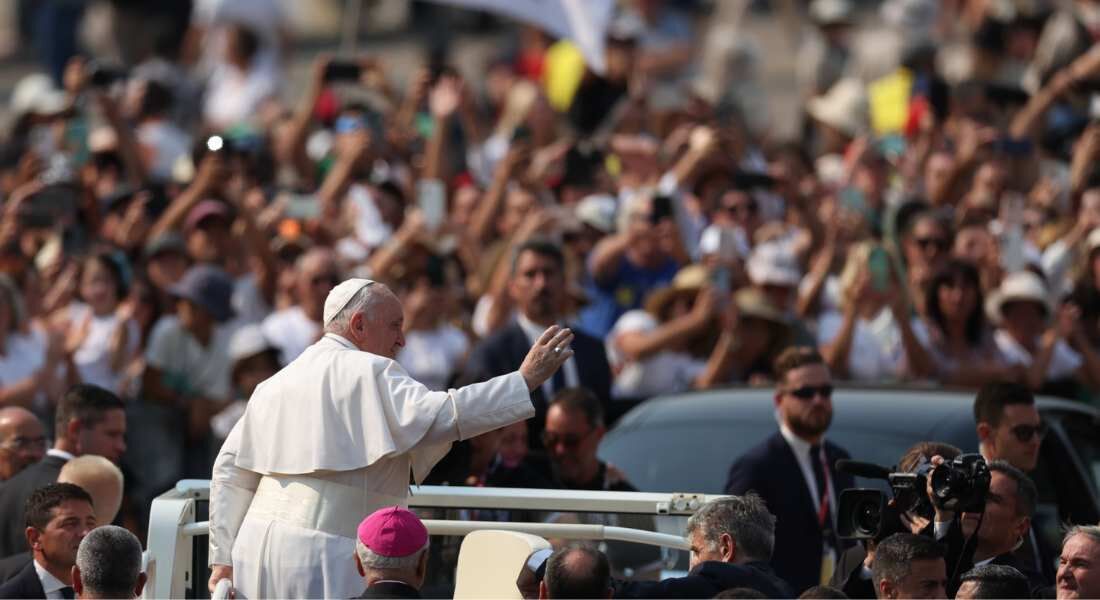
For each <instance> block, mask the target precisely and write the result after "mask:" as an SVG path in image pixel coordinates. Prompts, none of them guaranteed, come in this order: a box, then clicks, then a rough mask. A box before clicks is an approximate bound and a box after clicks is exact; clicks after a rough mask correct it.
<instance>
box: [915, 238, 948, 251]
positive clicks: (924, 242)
mask: <svg viewBox="0 0 1100 600" xmlns="http://www.w3.org/2000/svg"><path fill="white" fill-rule="evenodd" d="M913 241H915V242H916V243H917V245H918V246H920V248H921V250H928V249H929V248H934V249H936V250H939V251H941V252H943V251H945V250H947V240H945V239H943V238H940V237H926V238H916V239H914V240H913Z"/></svg>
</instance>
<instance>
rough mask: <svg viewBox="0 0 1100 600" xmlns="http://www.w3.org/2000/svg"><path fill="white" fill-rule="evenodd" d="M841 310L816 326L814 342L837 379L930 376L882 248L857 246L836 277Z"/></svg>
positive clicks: (866, 243) (888, 258) (929, 366)
mask: <svg viewBox="0 0 1100 600" xmlns="http://www.w3.org/2000/svg"><path fill="white" fill-rule="evenodd" d="M840 297H841V306H840V312H830V313H826V314H825V315H823V316H822V317H821V320H820V321H819V323H818V331H817V341H818V344H819V345H820V346H821V348H822V353H823V355H824V356H825V360H826V361H827V362H828V363H829V367H830V369H831V370H832V372H833V373H834V375H836V376H837V377H841V378H846V379H853V380H860V381H882V380H891V379H900V378H902V377H903V376H905V375H906V374H907V373H908V372H911V373H912V374H913V375H914V376H916V377H926V376H928V375H930V371H931V362H930V360H929V358H928V355H927V353H926V352H925V350H924V347H923V346H921V345H920V342H919V341H918V339H917V337H916V335H915V334H914V333H913V329H912V327H911V326H910V320H909V312H908V307H907V305H906V303H905V299H904V295H903V294H902V292H901V286H900V285H899V283H898V279H897V277H896V276H895V271H894V267H893V259H892V258H891V257H890V255H889V254H888V253H887V252H886V250H885V248H883V247H882V246H879V245H877V244H874V243H871V242H861V243H859V244H856V245H855V246H853V247H851V248H850V249H849V250H848V260H847V262H846V264H845V265H844V270H843V271H842V272H841V274H840Z"/></svg>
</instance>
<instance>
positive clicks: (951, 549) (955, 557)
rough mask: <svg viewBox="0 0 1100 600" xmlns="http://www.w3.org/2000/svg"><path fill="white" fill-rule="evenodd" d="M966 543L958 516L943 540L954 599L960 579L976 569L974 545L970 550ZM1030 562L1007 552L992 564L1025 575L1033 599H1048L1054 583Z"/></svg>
mask: <svg viewBox="0 0 1100 600" xmlns="http://www.w3.org/2000/svg"><path fill="white" fill-rule="evenodd" d="M966 541H967V540H966V538H964V537H963V534H962V527H960V526H959V517H958V516H956V517H955V520H954V521H952V522H951V527H950V528H949V529H948V530H947V535H946V536H945V537H944V538H943V540H942V543H943V544H944V546H945V547H946V557H945V560H946V561H947V576H948V577H949V578H950V579H951V580H950V581H949V582H948V586H947V594H948V596H949V597H952V598H953V597H954V596H955V592H957V591H958V590H959V578H961V577H962V575H963V574H964V573H966V572H967V571H969V570H970V569H972V568H974V545H973V544H972V545H971V547H969V548H968V547H967V546H966ZM1030 562H1031V561H1028V562H1023V561H1021V560H1020V559H1019V557H1017V555H1016V554H1014V553H1012V552H1006V553H1005V554H1001V555H999V556H997V557H995V558H994V559H993V560H992V561H990V564H994V565H1003V566H1006V567H1012V568H1014V569H1016V570H1017V571H1019V572H1021V573H1023V574H1024V577H1027V581H1028V586H1029V587H1030V589H1031V597H1032V598H1046V597H1048V596H1047V593H1048V592H1049V590H1048V588H1049V587H1050V586H1051V583H1053V582H1049V581H1047V580H1046V579H1045V578H1044V577H1043V575H1042V573H1040V572H1038V571H1036V570H1035V568H1034V566H1032V565H1031V564H1030ZM955 565H958V568H957V569H955ZM953 571H954V572H953ZM1051 597H1052V596H1051Z"/></svg>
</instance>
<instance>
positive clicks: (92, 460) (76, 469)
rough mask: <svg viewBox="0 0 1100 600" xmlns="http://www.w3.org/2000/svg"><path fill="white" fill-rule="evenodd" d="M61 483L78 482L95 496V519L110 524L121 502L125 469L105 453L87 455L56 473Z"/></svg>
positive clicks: (93, 498)
mask: <svg viewBox="0 0 1100 600" xmlns="http://www.w3.org/2000/svg"><path fill="white" fill-rule="evenodd" d="M57 481H58V483H71V484H74V485H78V486H80V487H81V488H83V489H84V491H86V492H88V494H90V495H91V497H92V501H93V502H92V506H94V507H95V516H96V520H97V521H99V522H100V523H111V522H113V521H114V520H115V516H117V515H118V509H119V506H121V505H122V486H123V479H122V471H120V470H119V469H118V467H116V466H115V464H114V463H113V462H111V461H109V460H107V459H106V458H103V457H102V456H96V455H94V454H85V455H84V456H78V457H76V458H74V459H72V460H70V461H69V462H67V463H65V466H63V467H61V473H60V474H58V476H57Z"/></svg>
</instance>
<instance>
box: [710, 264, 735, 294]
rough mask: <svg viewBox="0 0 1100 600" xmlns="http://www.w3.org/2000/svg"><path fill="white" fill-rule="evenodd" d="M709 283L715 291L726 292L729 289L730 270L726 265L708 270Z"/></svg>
mask: <svg viewBox="0 0 1100 600" xmlns="http://www.w3.org/2000/svg"><path fill="white" fill-rule="evenodd" d="M710 284H711V285H712V286H714V289H715V291H717V292H719V293H721V294H728V293H729V291H730V271H729V269H727V268H726V267H717V268H716V269H714V270H713V271H711V272H710Z"/></svg>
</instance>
